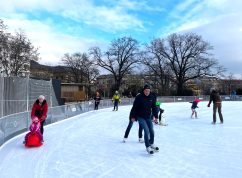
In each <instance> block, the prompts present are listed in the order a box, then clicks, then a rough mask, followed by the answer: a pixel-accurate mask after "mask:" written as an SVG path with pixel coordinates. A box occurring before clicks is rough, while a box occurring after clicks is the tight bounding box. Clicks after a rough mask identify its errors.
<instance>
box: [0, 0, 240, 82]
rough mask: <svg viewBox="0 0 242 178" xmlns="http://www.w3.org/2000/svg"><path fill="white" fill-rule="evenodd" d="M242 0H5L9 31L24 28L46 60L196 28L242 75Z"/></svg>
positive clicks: (0, 9)
mask: <svg viewBox="0 0 242 178" xmlns="http://www.w3.org/2000/svg"><path fill="white" fill-rule="evenodd" d="M241 7H242V0H233V1H232V0H184V1H181V0H11V1H8V0H0V18H1V19H2V20H3V21H4V23H5V24H6V25H7V26H8V31H9V32H14V31H15V30H17V29H22V30H23V31H24V32H25V33H26V35H27V36H28V38H29V39H30V40H31V42H32V43H33V45H34V46H36V47H39V52H40V56H41V60H40V63H42V64H51V65H57V64H60V58H61V57H62V56H63V54H64V53H74V52H87V50H88V49H89V48H90V47H91V46H99V47H101V48H102V47H106V46H108V45H109V43H110V41H111V40H113V39H116V38H119V37H123V36H132V37H133V38H135V39H137V40H138V41H139V42H141V43H147V42H149V41H151V40H152V39H153V38H157V37H161V38H164V37H166V36H167V35H169V34H171V33H174V32H176V33H182V32H196V33H197V34H199V35H201V36H202V37H203V39H204V40H205V41H208V42H210V44H211V45H212V46H214V50H213V53H214V54H215V58H217V59H218V61H219V63H220V64H221V65H223V66H224V67H226V68H227V70H228V72H231V73H233V74H235V75H237V76H238V77H240V78H241V76H242V20H241V19H242V11H241Z"/></svg>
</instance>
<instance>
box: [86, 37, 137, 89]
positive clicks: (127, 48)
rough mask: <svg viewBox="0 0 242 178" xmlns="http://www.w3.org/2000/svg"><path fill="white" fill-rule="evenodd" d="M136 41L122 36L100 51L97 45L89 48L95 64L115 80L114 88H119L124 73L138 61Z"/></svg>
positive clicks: (128, 71)
mask: <svg viewBox="0 0 242 178" xmlns="http://www.w3.org/2000/svg"><path fill="white" fill-rule="evenodd" d="M138 52H139V48H138V42H137V41H136V40H135V39H133V38H131V37H123V38H119V39H116V40H113V41H112V42H111V45H110V47H109V49H108V50H107V51H106V52H104V53H102V52H101V49H100V48H99V47H93V48H91V49H90V54H91V55H92V57H93V59H94V60H95V61H96V62H97V65H98V66H100V67H102V68H104V69H106V70H107V71H109V72H110V73H111V74H112V75H113V77H114V81H115V86H114V87H115V90H119V88H120V86H121V84H122V80H123V78H124V76H125V75H127V74H129V73H130V72H131V71H132V69H133V68H134V67H135V64H136V63H137V62H138V58H137V54H138Z"/></svg>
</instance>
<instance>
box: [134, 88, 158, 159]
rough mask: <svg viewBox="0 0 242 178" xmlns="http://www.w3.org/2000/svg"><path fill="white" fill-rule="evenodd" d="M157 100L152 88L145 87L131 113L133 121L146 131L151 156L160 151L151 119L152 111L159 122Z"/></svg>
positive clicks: (147, 148) (145, 136) (146, 140)
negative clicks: (156, 144)
mask: <svg viewBox="0 0 242 178" xmlns="http://www.w3.org/2000/svg"><path fill="white" fill-rule="evenodd" d="M155 103H156V98H155V97H154V95H152V94H151V93H150V86H149V85H145V86H144V88H143V92H141V94H139V95H137V96H136V97H135V100H134V104H133V109H132V112H131V113H130V115H131V120H132V121H135V118H136V119H137V120H138V122H139V124H140V125H141V127H142V128H143V129H144V133H145V134H144V139H145V146H146V150H147V152H148V153H149V154H153V153H154V151H158V150H159V148H158V147H156V146H155V145H154V129H153V123H152V119H151V110H152V112H153V114H154V117H155V120H156V122H157V118H158V113H157V111H156V105H155Z"/></svg>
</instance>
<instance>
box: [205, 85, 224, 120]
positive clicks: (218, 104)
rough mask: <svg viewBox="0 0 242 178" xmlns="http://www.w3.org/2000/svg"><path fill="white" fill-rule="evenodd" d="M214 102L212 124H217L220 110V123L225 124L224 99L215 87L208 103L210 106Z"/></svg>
mask: <svg viewBox="0 0 242 178" xmlns="http://www.w3.org/2000/svg"><path fill="white" fill-rule="evenodd" d="M212 102H213V122H212V124H216V112H217V110H218V114H219V119H220V123H221V124H223V122H224V120H223V115H222V99H221V97H220V95H219V93H218V91H217V90H216V89H215V88H212V89H211V94H210V99H209V103H208V107H210V104H211V103H212Z"/></svg>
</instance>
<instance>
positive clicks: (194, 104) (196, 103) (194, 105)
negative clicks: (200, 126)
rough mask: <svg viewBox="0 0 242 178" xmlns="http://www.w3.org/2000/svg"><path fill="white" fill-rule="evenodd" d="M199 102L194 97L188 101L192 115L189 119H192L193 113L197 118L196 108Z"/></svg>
mask: <svg viewBox="0 0 242 178" xmlns="http://www.w3.org/2000/svg"><path fill="white" fill-rule="evenodd" d="M199 102H200V100H199V99H195V100H194V101H192V102H190V103H192V106H191V110H192V115H191V119H193V115H194V114H195V118H196V119H197V108H198V103H199Z"/></svg>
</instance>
